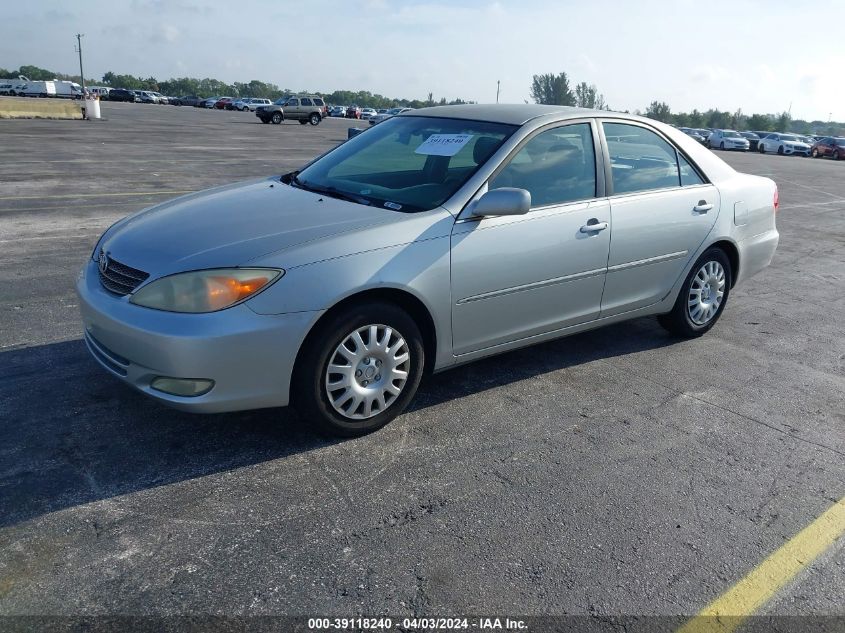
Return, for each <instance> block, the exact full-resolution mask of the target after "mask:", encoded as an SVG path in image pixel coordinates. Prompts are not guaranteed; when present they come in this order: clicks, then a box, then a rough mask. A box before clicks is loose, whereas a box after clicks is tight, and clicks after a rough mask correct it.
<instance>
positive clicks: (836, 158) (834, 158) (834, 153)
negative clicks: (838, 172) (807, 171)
mask: <svg viewBox="0 0 845 633" xmlns="http://www.w3.org/2000/svg"><path fill="white" fill-rule="evenodd" d="M833 160H839V152H838V151H835V152H833Z"/></svg>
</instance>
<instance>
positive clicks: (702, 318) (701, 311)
mask: <svg viewBox="0 0 845 633" xmlns="http://www.w3.org/2000/svg"><path fill="white" fill-rule="evenodd" d="M724 296H725V269H724V268H723V267H722V265H721V264H720V263H719V262H714V261H710V262H706V263H705V264H704V265H703V266H702V267H701V268H699V269H698V272H697V273H696V274H695V277H694V278H693V280H692V285H691V286H690V289H689V298H688V299H689V300H688V302H687V305H688V309H689V316H690V319H692V322H693V323H695V324H696V325H706V324H707V323H709V322H710V320H711V319H712V318H713V317H714V316H716V312H718V311H719V306H720V305H722V299H723V298H724Z"/></svg>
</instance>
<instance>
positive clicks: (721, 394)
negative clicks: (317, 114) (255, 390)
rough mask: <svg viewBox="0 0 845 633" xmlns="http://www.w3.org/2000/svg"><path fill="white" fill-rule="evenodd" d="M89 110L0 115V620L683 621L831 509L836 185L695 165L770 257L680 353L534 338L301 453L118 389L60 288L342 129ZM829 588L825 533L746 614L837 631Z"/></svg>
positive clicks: (634, 335)
mask: <svg viewBox="0 0 845 633" xmlns="http://www.w3.org/2000/svg"><path fill="white" fill-rule="evenodd" d="M102 105H103V113H104V116H105V117H106V118H107V120H104V121H100V122H77V121H4V122H0V139H2V146H3V148H4V151H3V152H0V614H3V615H45V614H50V615H106V614H108V615H168V614H184V613H193V614H223V615H269V614H275V615H279V614H284V615H301V616H314V615H352V614H362V615H377V614H391V615H393V616H406V615H461V614H464V615H466V614H484V613H496V614H501V615H508V614H513V615H524V616H525V615H544V614H553V615H562V614H576V615H591V616H599V617H603V616H618V615H634V614H635V615H690V614H694V613H696V612H698V611H699V610H700V609H701V608H702V607H703V606H705V605H706V604H707V603H708V602H709V601H710V600H712V599H713V598H715V597H716V596H718V595H719V594H721V593H722V592H723V591H724V590H726V589H727V588H728V587H730V586H731V585H732V584H733V583H734V582H736V581H737V580H738V579H740V578H742V577H743V576H744V575H745V574H747V573H748V572H749V571H750V570H752V569H753V568H754V567H756V566H757V565H758V564H759V563H760V562H761V561H762V560H763V559H765V558H766V556H767V555H768V554H769V553H770V552H772V551H773V550H775V549H777V548H778V547H779V546H780V545H781V544H783V543H784V542H785V541H786V540H787V539H789V538H791V537H792V536H793V535H794V534H796V533H797V532H799V531H800V530H801V529H802V528H803V527H804V526H806V525H807V524H808V523H810V522H811V521H813V519H814V518H815V517H817V516H818V515H820V514H821V513H822V512H823V511H824V510H825V509H827V508H828V507H830V506H831V505H832V504H833V503H835V502H836V501H838V500H839V499H841V498H842V497H843V495H845V460H843V457H844V456H845V342H843V330H845V320H843V318H842V314H843V312H845V294H843V292H842V290H843V288H845V178H843V175H845V171H843V170H845V163H835V162H832V161H828V160H812V159H802V158H790V157H779V156H760V155H756V154H725V155H723V157H724V158H725V160H727V161H728V162H729V163H731V164H732V165H733V166H735V167H736V168H738V169H740V170H741V171H747V172H750V173H756V174H763V175H767V176H770V177H772V178H773V179H774V180H775V181H776V182H777V183H778V185H779V188H780V200H781V210H780V213H779V216H778V226H779V230H780V231H781V243H780V246H779V249H778V252H777V255H776V257H775V260H774V262H773V264H772V266H771V267H770V268H768V269H767V270H766V271H764V272H763V273H761V274H760V275H758V276H756V277H754V278H752V279H751V280H749V281H747V282H746V283H745V284H744V285H742V286H740V287H738V288H736V289H735V291H734V292H732V293H731V296H730V299H729V303H728V305H727V308H726V311H725V313H724V315H723V317H722V319H721V320H720V322H719V323H718V325H717V326H716V327H715V328H714V329H713V330H712V331H711V332H710V333H709V334H707V335H706V336H704V337H703V338H701V339H697V340H693V341H678V340H674V339H672V338H670V337H669V336H668V335H667V334H666V333H665V332H664V331H663V330H662V329H661V328H660V327H659V326H658V325H657V324H656V322H655V321H654V320H653V319H650V318H648V319H640V320H636V321H632V322H629V323H625V324H621V325H616V326H612V327H608V328H605V329H602V330H597V331H594V332H590V333H585V334H581V335H577V336H574V337H571V338H565V339H560V340H558V341H555V342H552V343H548V344H544V345H540V346H536V347H532V348H530V349H525V350H521V351H517V352H513V353H509V354H506V355H503V356H499V357H496V358H492V359H488V360H484V361H481V362H477V363H475V364H472V365H469V366H466V367H462V368H460V369H456V370H453V371H450V372H446V373H443V374H439V375H437V376H434V377H431V378H429V379H428V380H427V381H426V382H425V383H424V384H423V385H422V387H421V389H420V392H419V395H418V397H417V398H416V400H415V402H414V403H413V405H412V407H411V409H410V411H408V412H407V413H406V414H404V415H402V416H401V417H400V418H398V419H397V420H396V421H395V422H393V423H392V424H391V425H389V426H388V427H386V428H385V429H383V430H382V431H379V432H377V433H375V434H373V435H370V436H368V437H364V438H359V439H354V440H348V441H326V440H324V439H320V438H318V437H316V436H315V435H314V434H312V432H311V431H310V430H309V429H308V427H307V425H306V424H305V423H304V422H303V421H301V420H299V419H298V418H297V416H296V414H295V413H294V412H293V411H290V410H264V411H251V412H246V413H241V414H226V415H215V416H196V415H190V414H184V413H179V412H176V411H172V410H170V409H167V408H164V407H163V406H161V405H159V404H156V403H154V402H152V401H150V400H148V399H146V398H145V397H143V396H142V395H139V394H137V393H135V392H133V391H131V390H130V389H129V388H127V387H124V386H123V385H122V384H121V383H119V382H118V381H117V380H116V379H113V378H111V377H110V376H109V375H107V374H106V373H105V372H104V371H102V370H101V369H100V368H99V366H97V365H96V364H95V362H94V361H93V360H92V359H90V358H89V357H88V354H87V352H86V350H85V347H84V345H83V343H82V341H81V326H80V321H79V317H78V308H77V305H76V298H75V295H74V292H73V282H74V279H75V276H76V274H77V272H78V270H79V268H80V267H81V265H82V263H83V261H84V260H85V259H86V258H87V257H88V256H90V253H91V249H92V248H93V245H94V243H95V240H96V238H97V236H98V235H99V234H100V233H101V232H102V231H103V230H104V229H105V228H106V227H107V226H109V225H110V224H111V223H112V222H114V221H116V220H117V219H119V218H121V217H123V216H125V215H126V214H129V213H131V212H133V211H136V210H138V209H141V208H144V207H146V206H149V205H151V204H153V203H155V202H158V201H163V200H165V199H167V198H168V197H169V196H172V195H175V194H162V193H160V192H162V191H164V192H177V191H188V190H195V189H200V188H205V187H210V186H213V185H217V184H222V183H227V182H231V181H236V180H241V179H247V178H252V177H256V176H261V175H267V174H273V173H282V172H283V171H286V170H290V169H293V168H296V167H298V166H299V165H301V164H303V163H304V162H306V161H307V160H309V159H310V158H312V157H313V156H315V155H317V154H319V153H321V152H323V151H325V150H326V149H328V148H330V147H332V146H333V145H335V144H336V143H339V142H341V141H342V140H344V139H345V138H346V129H347V128H348V127H350V125H352V123H350V122H347V121H342V120H328V121H325V122H323V123H322V124H321V125H320V126H318V127H312V126H310V125H309V126H300V125H297V124H295V123H288V124H285V125H282V126H269V125H261V124H260V123H259V122H258V120H257V119H256V118H255V117H254V116H253V115H251V114H242V113H237V112H233V113H228V112H219V111H205V110H197V109H194V108H175V107H170V106H153V105H141V104H119V103H118V104H112V103H103V104H102ZM8 148H14V151H8ZM843 565H845V543H843V539H840V540H839V541H838V542H837V544H836V545H835V546H834V547H833V548H832V549H831V550H829V551H828V552H827V553H826V554H825V555H823V556H822V557H821V558H820V559H818V560H817V561H816V562H815V563H814V564H813V565H812V566H811V567H810V569H808V570H807V571H806V572H805V573H802V574H801V575H800V576H799V577H798V578H797V579H796V581H795V582H794V583H792V584H790V585H788V586H787V588H785V589H784V590H783V591H782V592H780V593H779V594H778V595H777V597H776V598H775V600H773V601H772V602H770V603H769V604H768V605H767V606H766V608H765V609H764V611H763V614H764V615H765V614H778V615H837V614H838V615H845V599H844V598H843V596H845V573H843V571H845V568H843Z"/></svg>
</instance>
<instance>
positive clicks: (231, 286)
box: [129, 268, 285, 313]
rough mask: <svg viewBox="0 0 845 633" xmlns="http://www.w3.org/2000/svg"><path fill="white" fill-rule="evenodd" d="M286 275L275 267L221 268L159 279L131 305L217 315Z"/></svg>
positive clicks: (131, 300) (137, 294)
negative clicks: (219, 311)
mask: <svg viewBox="0 0 845 633" xmlns="http://www.w3.org/2000/svg"><path fill="white" fill-rule="evenodd" d="M284 274H285V271H283V270H281V269H277V268H220V269H217V270H197V271H194V272H189V273H178V274H176V275H170V276H169V277H162V278H161V279H157V280H156V281H153V282H152V283H149V284H147V285H146V286H144V287H143V288H141V289H140V290H139V291H138V292H136V293H135V294H134V295H132V298H131V299H129V301H130V303H134V304H135V305H139V306H144V307H145V308H153V309H155V310H166V311H167V312H193V313H197V312H216V311H217V310H223V309H224V308H228V307H230V306H233V305H235V304H236V303H240V302H241V301H244V300H245V299H248V298H249V297H251V296H253V295H255V294H257V293H258V292H260V291H261V290H263V289H265V288H266V287H267V286H268V285H270V284H271V283H272V282H273V281H275V280H276V279H278V278H280V277H281V276H282V275H284Z"/></svg>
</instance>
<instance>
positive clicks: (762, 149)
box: [757, 143, 766, 154]
mask: <svg viewBox="0 0 845 633" xmlns="http://www.w3.org/2000/svg"><path fill="white" fill-rule="evenodd" d="M757 149H758V150H759V151H760V153H761V154H765V153H766V146H765V145H763V144H762V143H760V144H759V145H758V146H757Z"/></svg>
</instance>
